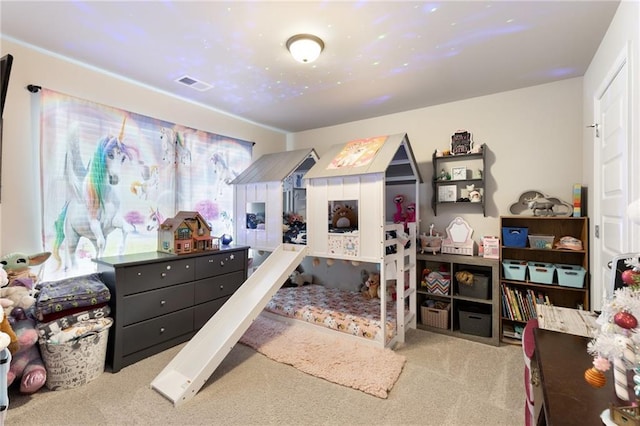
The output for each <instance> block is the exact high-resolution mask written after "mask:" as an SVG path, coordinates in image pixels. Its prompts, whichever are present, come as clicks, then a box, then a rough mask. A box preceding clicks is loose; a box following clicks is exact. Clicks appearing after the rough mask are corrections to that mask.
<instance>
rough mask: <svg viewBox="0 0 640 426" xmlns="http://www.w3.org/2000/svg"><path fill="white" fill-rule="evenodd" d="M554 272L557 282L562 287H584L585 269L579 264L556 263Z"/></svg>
mask: <svg viewBox="0 0 640 426" xmlns="http://www.w3.org/2000/svg"><path fill="white" fill-rule="evenodd" d="M555 267H556V273H557V274H558V284H559V285H561V286H563V287H574V288H582V287H584V276H585V274H586V271H585V269H584V268H583V267H582V266H580V265H566V264H563V263H556V264H555Z"/></svg>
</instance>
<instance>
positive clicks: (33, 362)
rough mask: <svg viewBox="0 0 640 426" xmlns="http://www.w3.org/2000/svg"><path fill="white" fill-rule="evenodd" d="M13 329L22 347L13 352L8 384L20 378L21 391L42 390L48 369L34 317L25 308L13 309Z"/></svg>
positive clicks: (25, 392) (32, 391)
mask: <svg viewBox="0 0 640 426" xmlns="http://www.w3.org/2000/svg"><path fill="white" fill-rule="evenodd" d="M12 317H13V323H12V327H13V331H14V332H15V333H16V335H17V336H18V341H19V343H20V349H19V350H18V351H17V352H16V353H14V354H13V358H12V360H11V365H10V367H9V373H8V374H7V386H10V385H11V384H12V383H13V382H14V381H15V380H16V379H18V380H20V392H21V393H24V394H32V393H35V392H37V391H38V390H40V388H41V387H42V386H44V384H45V382H46V381H47V370H46V368H45V366H44V362H43V361H42V357H41V355H40V349H39V348H38V345H37V343H38V331H37V330H36V323H35V321H34V320H33V319H31V318H29V317H27V315H26V313H25V312H24V310H23V309H20V308H16V309H14V310H13V311H12Z"/></svg>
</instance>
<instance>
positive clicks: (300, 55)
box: [287, 34, 324, 64]
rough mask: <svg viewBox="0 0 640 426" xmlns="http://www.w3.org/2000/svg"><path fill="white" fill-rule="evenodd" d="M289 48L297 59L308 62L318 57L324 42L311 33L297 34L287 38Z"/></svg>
mask: <svg viewBox="0 0 640 426" xmlns="http://www.w3.org/2000/svg"><path fill="white" fill-rule="evenodd" d="M287 49H288V50H289V52H291V56H293V58H294V59H295V60H296V61H298V62H302V63H304V64H308V63H311V62H313V61H315V60H316V59H318V56H320V52H322V49H324V42H323V41H322V40H321V39H320V38H319V37H316V36H314V35H311V34H297V35H294V36H293V37H291V38H290V39H289V40H287Z"/></svg>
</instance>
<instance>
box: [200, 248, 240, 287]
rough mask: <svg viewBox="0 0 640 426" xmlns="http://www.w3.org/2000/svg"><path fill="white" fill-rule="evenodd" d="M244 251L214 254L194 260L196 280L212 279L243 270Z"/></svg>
mask: <svg viewBox="0 0 640 426" xmlns="http://www.w3.org/2000/svg"><path fill="white" fill-rule="evenodd" d="M245 256H246V251H235V252H231V253H227V252H223V253H216V254H212V255H210V256H203V257H198V258H196V279H197V280H200V279H202V278H207V277H213V276H215V275H221V274H226V273H229V272H234V271H243V270H244V268H245Z"/></svg>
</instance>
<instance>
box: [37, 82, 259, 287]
mask: <svg viewBox="0 0 640 426" xmlns="http://www.w3.org/2000/svg"><path fill="white" fill-rule="evenodd" d="M251 151H252V144H251V143H250V142H245V141H242V140H239V139H234V138H229V137H225V136H220V135H216V134H212V133H207V132H203V131H199V130H195V129H191V128H188V127H184V126H180V125H177V124H174V123H168V122H166V121H162V120H157V119H154V118H149V117H146V116H143V115H140V114H135V113H131V112H126V111H123V110H119V109H116V108H112V107H108V106H104V105H99V104H96V103H92V102H89V101H85V100H81V99H77V98H74V97H71V96H67V95H64V94H60V93H57V92H54V91H51V90H46V89H44V90H42V92H41V100H40V154H41V155H40V158H41V182H42V207H43V215H42V220H43V223H42V227H43V228H42V229H43V244H44V248H45V250H48V251H51V252H52V254H53V256H52V258H51V259H50V260H49V261H48V262H46V264H45V268H44V272H43V274H44V278H45V279H56V278H59V277H62V276H69V275H78V274H83V273H89V272H93V271H95V263H94V262H92V261H91V259H92V258H94V257H97V256H113V255H119V254H130V253H140V252H148V251H155V250H156V245H157V233H156V231H157V227H158V225H159V224H160V223H162V222H163V221H164V219H165V218H168V217H172V216H174V215H175V214H176V213H177V212H178V211H180V210H195V211H198V212H199V213H200V214H202V216H203V217H204V218H205V219H206V220H207V221H208V222H209V223H210V224H211V226H212V229H213V235H222V234H224V233H232V232H233V188H232V187H231V186H230V185H229V182H230V181H231V180H233V178H235V177H236V176H237V175H238V174H239V173H240V172H241V171H243V170H244V169H245V168H246V167H247V166H248V165H249V164H250V162H251Z"/></svg>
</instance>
